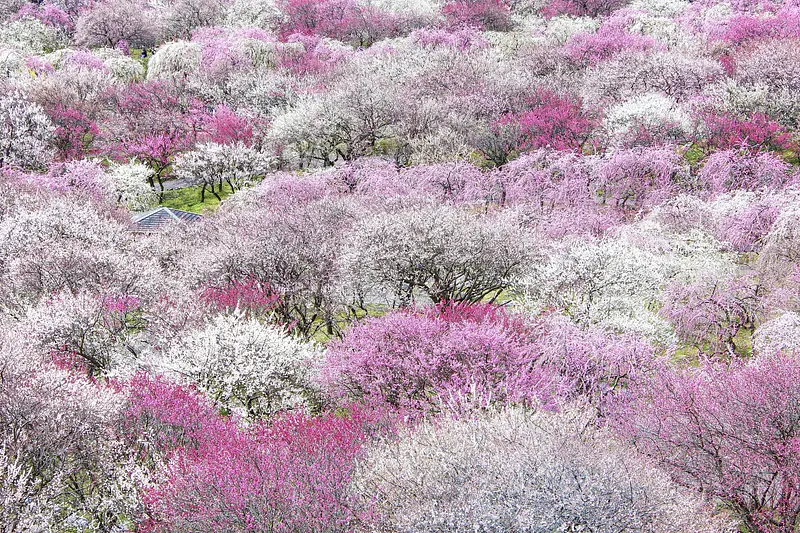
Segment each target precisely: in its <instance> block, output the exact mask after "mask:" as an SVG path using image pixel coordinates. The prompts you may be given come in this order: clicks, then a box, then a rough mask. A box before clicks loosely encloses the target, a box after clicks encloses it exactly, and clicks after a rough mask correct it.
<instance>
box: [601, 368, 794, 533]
mask: <svg viewBox="0 0 800 533" xmlns="http://www.w3.org/2000/svg"><path fill="white" fill-rule="evenodd" d="M615 417H616V422H615V423H614V425H615V426H616V428H617V430H619V431H620V432H621V433H622V434H623V435H627V436H628V437H629V438H631V439H632V440H633V441H634V442H635V443H636V445H637V446H638V447H639V448H640V449H641V451H643V452H645V453H647V454H648V455H650V456H652V457H653V458H655V459H656V460H658V461H659V462H660V463H661V464H662V465H663V466H664V467H665V468H667V469H668V470H669V471H670V472H671V473H672V475H673V476H674V477H675V478H676V479H677V480H678V481H680V482H682V483H683V484H685V485H687V486H689V487H691V488H693V489H695V490H698V491H701V492H704V493H706V494H709V495H711V496H714V497H717V498H721V499H722V501H723V502H724V504H725V505H726V506H730V507H731V508H732V509H733V510H734V511H735V512H736V514H738V515H739V517H740V518H741V519H742V521H743V522H744V524H745V526H746V527H747V530H748V531H751V532H754V533H791V532H793V531H796V530H797V527H798V525H800V360H798V359H797V358H795V357H788V356H787V357H783V356H776V357H763V358H759V359H756V360H754V361H751V362H748V363H742V362H734V363H732V364H731V365H730V366H726V365H720V364H704V365H702V366H701V367H700V368H697V369H694V370H678V369H675V368H672V367H662V368H661V369H660V370H659V371H657V372H655V373H654V374H653V375H652V377H650V378H649V379H643V380H640V381H638V382H636V383H634V384H633V385H632V386H631V388H630V391H629V394H628V396H627V399H626V401H625V402H623V403H621V404H620V405H618V406H617V411H616V414H615Z"/></svg>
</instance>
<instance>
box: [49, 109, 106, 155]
mask: <svg viewBox="0 0 800 533" xmlns="http://www.w3.org/2000/svg"><path fill="white" fill-rule="evenodd" d="M47 114H48V115H49V116H50V120H52V121H53V124H54V125H55V127H56V128H55V131H54V132H53V140H52V143H53V145H54V146H55V148H56V157H57V159H59V160H61V161H67V160H70V159H82V158H83V157H84V156H85V155H87V154H90V153H91V151H92V148H91V147H92V144H93V143H94V140H95V138H97V136H98V135H99V134H100V129H99V128H98V127H97V124H96V123H95V122H94V121H93V120H91V119H89V118H88V117H87V116H86V114H85V113H83V112H82V111H81V110H79V109H73V108H65V107H64V106H63V105H61V104H57V105H55V106H54V107H53V108H51V109H49V110H47Z"/></svg>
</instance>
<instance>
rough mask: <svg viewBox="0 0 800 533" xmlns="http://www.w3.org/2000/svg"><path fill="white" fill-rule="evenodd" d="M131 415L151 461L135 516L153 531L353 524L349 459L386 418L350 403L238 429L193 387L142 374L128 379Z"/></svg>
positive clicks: (345, 527)
mask: <svg viewBox="0 0 800 533" xmlns="http://www.w3.org/2000/svg"><path fill="white" fill-rule="evenodd" d="M127 420H128V423H127V426H126V427H127V431H128V434H129V435H130V438H132V439H134V440H135V441H136V442H137V443H142V444H140V446H141V448H140V452H141V455H140V456H141V457H142V458H143V459H148V458H149V461H148V462H149V463H150V464H151V465H152V466H153V467H154V468H155V473H156V477H155V479H156V480H157V483H155V484H153V485H152V486H151V487H149V488H148V490H147V492H146V493H145V495H144V503H145V507H146V510H147V516H148V519H147V520H146V521H145V522H144V523H143V524H141V528H142V531H145V532H152V533H178V532H181V533H183V532H185V533H189V532H195V531H198V529H199V530H205V531H221V530H224V531H229V532H241V533H244V532H248V533H249V532H252V531H263V532H275V533H277V532H281V531H309V532H320V533H322V532H342V533H344V532H347V531H352V529H353V527H354V525H355V524H356V523H357V522H359V521H360V520H363V519H364V518H365V516H361V515H360V514H359V513H358V512H356V511H354V510H353V509H354V505H352V503H353V500H352V498H353V496H352V495H351V493H350V492H349V490H348V485H349V481H350V476H351V472H352V470H353V467H354V461H355V459H357V458H358V457H359V456H360V454H361V452H362V449H363V447H364V445H365V444H367V443H368V442H369V439H370V436H371V435H372V434H374V433H375V432H377V431H382V428H384V427H385V426H384V425H383V422H382V421H381V420H382V418H381V417H380V416H377V415H376V414H375V413H374V412H370V411H363V410H357V409H349V410H347V412H346V414H342V415H332V414H327V415H321V416H317V417H308V416H306V415H302V414H294V415H285V416H280V417H278V418H276V419H274V420H272V421H271V423H270V424H259V425H255V426H252V427H250V428H247V429H242V428H241V427H239V425H238V424H237V421H236V420H231V419H225V418H222V417H220V416H219V415H218V414H217V413H216V412H215V411H214V409H213V408H211V407H210V405H209V404H208V403H206V402H205V401H204V400H203V398H202V397H201V396H199V395H198V394H197V393H195V392H193V391H190V390H186V389H183V388H181V387H178V386H175V385H173V384H170V383H169V382H166V381H164V380H163V379H160V378H156V379H151V378H148V377H146V376H138V377H137V378H135V379H134V380H133V381H132V383H131V397H130V406H129V408H128V418H127Z"/></svg>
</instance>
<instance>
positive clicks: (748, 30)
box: [710, 5, 800, 46]
mask: <svg viewBox="0 0 800 533" xmlns="http://www.w3.org/2000/svg"><path fill="white" fill-rule="evenodd" d="M710 33H711V36H712V37H714V38H716V39H719V40H720V41H723V42H725V43H730V44H732V45H736V46H741V45H746V44H748V43H751V42H753V41H757V40H767V39H796V38H798V37H800V10H798V8H797V7H796V6H792V5H787V6H784V7H782V8H781V9H780V10H779V11H777V12H774V13H767V14H766V16H764V14H760V13H759V14H750V13H737V14H735V15H733V16H731V17H730V18H728V19H727V20H725V21H724V24H720V25H719V26H717V27H712V28H711V32H710Z"/></svg>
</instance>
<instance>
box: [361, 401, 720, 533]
mask: <svg viewBox="0 0 800 533" xmlns="http://www.w3.org/2000/svg"><path fill="white" fill-rule="evenodd" d="M588 422H589V421H588V420H587V418H586V416H584V415H581V414H580V413H578V412H575V411H570V410H567V411H565V412H563V413H561V414H558V415H551V414H545V413H536V414H530V413H526V412H523V411H521V410H515V409H511V410H507V411H504V412H500V413H496V414H490V415H482V416H479V417H477V418H476V419H469V420H466V419H465V420H452V419H450V420H448V419H445V420H441V421H439V422H437V424H435V425H434V424H430V423H428V424H423V425H422V426H421V427H419V428H417V429H416V430H413V431H408V432H406V433H404V434H403V435H402V436H401V438H400V439H399V440H397V441H395V442H389V443H386V444H384V445H383V446H380V447H378V448H377V449H374V450H373V451H372V452H371V453H370V454H369V456H368V457H367V459H366V460H365V461H363V462H362V464H361V465H360V469H359V470H358V473H357V476H356V480H355V486H356V487H357V489H358V490H359V492H360V493H361V494H362V495H363V497H364V499H365V501H368V502H370V503H373V504H374V505H375V506H376V507H377V509H378V510H379V511H381V512H383V520H382V523H381V525H380V527H379V529H378V531H385V532H397V533H399V532H407V533H411V532H420V531H426V532H431V533H471V532H475V531H483V532H492V533H494V532H497V533H500V532H507V531H531V532H578V531H592V532H596V533H612V532H619V531H630V532H638V533H690V532H691V533H699V532H708V533H711V532H721V531H726V532H731V531H734V530H733V529H732V528H731V526H730V525H729V524H727V523H726V522H725V520H724V519H715V518H714V517H712V515H711V512H710V506H709V505H708V503H706V502H704V501H703V500H702V499H701V498H700V497H699V496H698V495H697V494H691V493H690V492H688V491H685V490H682V489H681V488H680V487H679V486H678V485H676V484H675V483H673V482H672V481H671V480H670V479H669V477H668V476H667V475H666V474H665V473H662V472H660V471H659V470H657V469H656V468H654V467H653V466H651V465H650V464H648V463H647V461H646V460H645V459H644V458H642V457H640V456H638V455H637V454H636V452H635V451H634V450H633V449H631V448H629V447H627V446H624V445H622V444H620V443H616V442H614V441H613V440H612V439H611V438H610V437H609V436H608V435H607V433H605V432H603V431H598V430H595V429H592V428H591V427H587V424H588Z"/></svg>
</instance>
